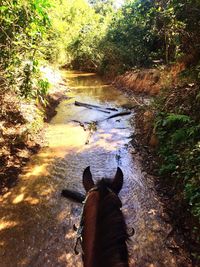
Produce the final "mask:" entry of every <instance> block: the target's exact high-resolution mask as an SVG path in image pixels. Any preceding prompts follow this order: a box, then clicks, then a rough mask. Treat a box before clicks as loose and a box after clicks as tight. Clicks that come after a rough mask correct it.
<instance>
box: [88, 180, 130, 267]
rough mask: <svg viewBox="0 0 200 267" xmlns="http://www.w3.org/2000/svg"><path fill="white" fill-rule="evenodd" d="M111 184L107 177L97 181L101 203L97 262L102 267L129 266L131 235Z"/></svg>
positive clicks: (97, 219)
mask: <svg viewBox="0 0 200 267" xmlns="http://www.w3.org/2000/svg"><path fill="white" fill-rule="evenodd" d="M110 184H111V183H110V182H109V180H107V179H102V180H100V181H99V182H98V183H97V188H98V193H99V205H98V211H97V218H96V242H97V244H96V253H97V260H96V262H97V264H98V266H101V267H102V266H103V267H108V266H109V267H112V266H121V267H128V266H129V265H128V250H127V245H126V242H127V241H128V239H129V236H128V233H127V227H126V223H125V219H124V216H123V213H122V211H121V209H120V208H121V206H122V204H121V201H120V199H119V198H118V196H117V195H116V194H115V193H114V192H112V191H111V190H112V188H111V186H110ZM93 267H96V265H95V266H93Z"/></svg>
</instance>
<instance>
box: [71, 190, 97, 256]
mask: <svg viewBox="0 0 200 267" xmlns="http://www.w3.org/2000/svg"><path fill="white" fill-rule="evenodd" d="M94 191H98V187H97V186H95V187H93V188H91V189H90V190H89V191H88V192H87V195H86V198H85V199H84V201H83V202H82V204H83V208H82V211H81V219H80V222H79V226H78V227H76V225H73V229H74V231H76V242H75V245H74V252H75V254H76V255H78V254H79V252H78V250H77V247H78V244H79V243H80V245H81V247H82V241H83V238H82V234H83V226H84V225H83V221H84V216H83V214H84V210H85V204H86V202H87V199H88V197H89V194H90V193H91V192H94ZM82 253H83V251H82Z"/></svg>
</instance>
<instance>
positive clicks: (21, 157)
mask: <svg viewBox="0 0 200 267" xmlns="http://www.w3.org/2000/svg"><path fill="white" fill-rule="evenodd" d="M42 71H43V76H44V78H46V79H48V81H49V83H50V90H49V93H48V95H47V96H46V100H47V104H46V106H42V105H39V104H36V103H35V101H31V100H25V99H19V98H18V97H17V96H16V95H15V94H14V93H11V92H10V93H5V94H4V95H2V96H1V108H2V110H1V114H0V165H1V167H0V194H5V193H6V192H7V191H8V190H9V188H11V187H13V186H15V185H16V183H17V181H18V177H19V175H20V173H21V171H22V169H23V167H24V166H25V165H26V164H27V162H28V161H29V159H30V157H31V156H32V155H33V154H35V153H38V151H39V149H40V148H41V147H43V146H45V140H44V138H43V134H44V127H45V122H49V121H50V120H51V118H52V117H53V116H55V114H56V111H55V110H56V107H57V105H58V104H59V103H60V102H61V101H62V100H63V99H64V98H66V92H67V91H68V89H67V87H66V80H65V79H64V78H62V75H61V72H60V71H59V70H57V69H55V68H53V67H44V68H43V69H42Z"/></svg>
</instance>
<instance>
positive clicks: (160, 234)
mask: <svg viewBox="0 0 200 267" xmlns="http://www.w3.org/2000/svg"><path fill="white" fill-rule="evenodd" d="M65 76H66V79H68V84H69V87H70V92H68V93H67V96H68V99H65V100H63V101H62V102H61V103H60V105H59V106H58V108H57V115H56V116H55V117H54V118H53V119H52V120H51V122H50V123H49V124H48V126H47V128H46V130H45V139H46V140H47V142H48V147H45V148H42V149H41V150H40V152H39V153H38V154H37V155H34V156H33V157H32V158H31V160H30V162H29V163H28V164H27V166H26V167H25V168H24V170H23V173H22V175H21V176H20V179H19V183H18V184H17V186H16V187H14V188H13V189H12V190H10V191H9V192H8V193H6V194H5V195H4V196H2V197H1V198H0V204H1V208H0V259H1V260H0V267H16V266H20V267H21V266H26V267H32V266H33V267H36V266H37V267H50V266H52V267H59V266H67V267H79V266H82V261H81V257H80V255H79V256H76V255H75V253H74V250H73V247H74V241H75V237H76V235H75V233H74V231H73V224H76V225H77V224H78V222H79V218H80V216H79V215H80V213H81V205H80V204H77V203H73V202H71V201H70V200H67V199H64V198H61V195H60V193H61V191H62V189H64V188H68V189H73V190H77V191H79V192H83V186H82V173H83V170H84V169H85V168H86V167H87V166H89V165H90V167H91V172H92V174H93V177H94V179H95V180H98V179H100V178H102V177H105V178H106V177H107V178H112V177H113V176H114V174H115V172H116V169H117V167H118V166H119V167H120V168H121V169H122V170H123V173H124V186H123V189H122V191H121V193H120V198H121V199H122V203H123V213H124V215H125V217H126V222H127V225H128V227H130V228H132V227H134V229H135V235H134V236H133V237H132V238H131V241H130V242H129V250H130V266H133V265H134V262H136V264H137V266H141V267H145V266H148V267H162V266H168V267H174V266H183V265H178V261H179V259H178V260H177V257H176V256H175V254H174V251H173V249H172V248H169V245H167V242H166V238H167V235H168V233H170V231H171V226H170V224H168V223H166V222H165V221H164V220H163V216H164V215H163V207H162V205H161V204H160V202H159V200H158V198H157V196H156V193H155V190H154V184H153V180H152V179H151V177H149V176H148V175H147V174H146V173H145V172H143V171H142V168H141V166H140V161H139V158H138V156H137V154H135V152H134V149H133V148H132V146H131V145H130V140H131V138H132V136H133V135H134V126H133V125H132V124H131V121H134V109H131V110H132V112H131V114H130V115H126V116H123V117H115V118H111V119H109V120H107V119H106V118H107V117H108V116H110V115H112V114H114V113H116V111H112V110H111V111H110V113H109V114H108V113H105V112H101V111H100V110H97V109H88V108H86V107H83V106H76V105H74V103H75V101H78V102H83V103H88V104H90V105H97V106H101V107H102V109H104V108H111V109H117V110H118V111H119V112H124V111H126V110H127V107H132V106H133V105H134V104H133V103H132V102H130V100H129V99H128V98H127V97H126V96H125V95H124V94H123V93H122V92H120V91H118V90H117V89H115V88H114V87H112V86H110V85H107V84H105V83H104V82H103V81H102V80H101V79H100V78H99V77H98V76H96V75H95V74H93V73H81V72H70V71H67V72H65ZM96 122H98V123H96ZM82 124H83V125H90V126H91V125H95V127H92V126H91V127H89V126H87V127H88V128H87V127H86V128H84V127H82V126H81V125H82ZM170 242H171V243H173V242H174V240H171V241H170ZM171 243H170V244H171ZM186 266H189V265H186ZM102 267H103V266H102Z"/></svg>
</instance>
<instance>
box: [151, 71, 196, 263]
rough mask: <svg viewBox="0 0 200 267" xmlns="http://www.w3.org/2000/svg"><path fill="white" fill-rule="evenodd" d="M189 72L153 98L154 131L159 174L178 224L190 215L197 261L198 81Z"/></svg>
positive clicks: (194, 253) (193, 251)
mask: <svg viewBox="0 0 200 267" xmlns="http://www.w3.org/2000/svg"><path fill="white" fill-rule="evenodd" d="M188 73H189V76H188V75H187V77H184V82H182V84H179V85H177V86H174V87H172V88H168V89H165V90H163V91H162V93H161V94H160V95H159V96H158V97H157V98H156V100H155V102H154V107H153V108H154V111H155V114H156V115H155V124H154V131H155V133H156V135H157V138H158V140H159V144H158V146H157V153H158V156H159V161H160V162H159V168H158V175H159V176H160V177H161V179H162V180H163V181H162V184H167V185H168V188H170V194H171V196H173V200H172V199H171V200H172V202H173V201H174V203H175V205H176V210H177V212H178V214H179V215H180V214H181V215H180V218H182V222H180V225H181V224H182V225H184V223H185V222H184V220H185V218H184V216H185V215H187V216H190V215H189V214H192V215H193V219H191V218H190V219H189V218H188V219H187V218H186V222H188V221H190V223H191V225H190V226H192V227H193V229H192V232H191V237H192V238H191V240H190V243H191V244H190V245H191V247H192V242H196V250H195V249H194V250H193V249H191V250H192V254H193V256H194V258H195V260H197V262H199V261H200V251H199V250H198V249H197V248H198V246H199V244H200V236H199V225H200V115H199V109H200V84H199V82H198V79H195V80H194V77H193V78H192V80H191V77H192V76H193V75H191V74H192V73H193V71H191V70H190V71H187V74H188ZM184 76H185V75H184ZM182 78H183V77H182ZM181 80H182V79H181ZM186 81H187V82H186ZM187 212H188V213H187ZM176 221H177V219H176ZM197 244H198V245H197Z"/></svg>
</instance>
